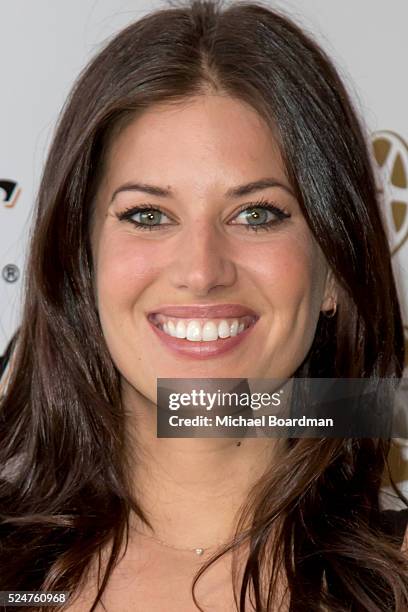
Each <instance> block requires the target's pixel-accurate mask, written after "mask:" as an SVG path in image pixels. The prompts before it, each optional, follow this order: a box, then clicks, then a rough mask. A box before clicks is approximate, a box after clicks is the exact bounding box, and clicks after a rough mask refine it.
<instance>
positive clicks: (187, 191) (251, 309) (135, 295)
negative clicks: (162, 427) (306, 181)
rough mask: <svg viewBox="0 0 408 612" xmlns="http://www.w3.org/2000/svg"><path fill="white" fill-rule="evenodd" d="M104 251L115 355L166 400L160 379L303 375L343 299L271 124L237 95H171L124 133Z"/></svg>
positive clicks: (111, 161) (104, 218)
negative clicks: (333, 291) (335, 299)
mask: <svg viewBox="0 0 408 612" xmlns="http://www.w3.org/2000/svg"><path fill="white" fill-rule="evenodd" d="M146 206H149V207H151V208H152V209H153V210H151V211H146V210H138V208H139V207H146ZM265 206H266V207H267V208H264V207H265ZM126 211H128V212H127V213H126ZM125 213H126V215H125ZM137 223H139V224H143V227H140V226H138V225H137ZM254 228H255V229H254ZM255 230H257V231H255ZM92 248H93V257H94V268H95V288H96V289H95V290H96V299H97V307H98V311H99V317H100V322H101V326H102V330H103V333H104V336H105V339H106V342H107V345H108V348H109V351H110V353H111V356H112V359H113V361H114V363H115V365H116V367H117V368H118V370H119V371H120V373H121V375H122V382H123V384H124V385H127V386H128V388H129V389H134V390H137V391H139V392H141V393H142V394H143V395H145V396H146V397H147V398H149V399H150V400H152V401H155V399H156V379H157V378H286V377H288V376H291V375H292V374H293V372H294V371H295V370H296V369H297V367H298V366H299V365H300V364H301V362H302V361H303V359H304V358H305V356H306V353H307V352H308V350H309V348H310V346H311V343H312V340H313V337H314V334H315V329H316V324H317V320H318V317H319V312H320V310H321V309H325V308H330V307H331V306H332V304H331V302H330V293H329V290H328V285H329V283H328V273H327V266H326V264H325V261H324V258H323V255H322V253H321V251H320V249H319V247H318V246H317V244H316V243H315V241H314V240H313V238H312V235H311V233H310V231H309V229H308V226H307V224H306V222H305V220H304V218H303V215H302V212H301V210H300V207H299V204H298V202H297V201H296V198H295V197H294V195H293V193H292V189H291V185H290V183H289V181H288V178H287V176H286V173H285V168H284V165H283V162H282V158H281V155H280V152H279V149H278V147H277V144H276V142H275V141H274V139H273V137H272V135H271V132H270V130H269V129H268V127H267V125H266V124H265V123H264V121H263V120H262V119H261V117H260V116H259V115H258V114H257V113H256V112H255V111H254V110H252V109H251V108H250V107H248V106H247V105H245V104H244V103H242V102H240V101H238V100H236V99H233V98H230V97H226V96H220V95H209V94H208V95H202V96H197V97H194V98H191V99H188V100H186V101H185V103H183V104H178V105H170V104H169V105H165V104H163V105H158V106H156V107H154V108H151V109H149V110H147V111H145V112H144V113H143V114H142V115H141V116H139V117H138V118H136V119H135V120H134V121H133V122H132V123H131V124H129V125H128V126H127V127H126V128H124V129H123V130H122V131H121V132H120V134H119V135H118V136H117V137H116V139H114V141H113V143H112V145H111V147H110V150H109V153H108V157H107V160H106V170H105V174H104V177H103V179H102V182H101V184H100V187H99V191H98V194H97V199H96V207H95V215H94V220H93V225H92ZM183 335H184V336H185V335H187V337H184V338H183V337H182V336H183ZM177 336H178V337H177Z"/></svg>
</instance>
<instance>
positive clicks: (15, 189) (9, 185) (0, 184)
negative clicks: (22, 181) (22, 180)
mask: <svg viewBox="0 0 408 612" xmlns="http://www.w3.org/2000/svg"><path fill="white" fill-rule="evenodd" d="M20 193H21V189H20V187H19V185H18V183H16V182H15V181H10V180H9V179H0V202H3V206H4V207H5V208H13V207H14V206H15V205H16V203H17V200H18V198H19V196H20Z"/></svg>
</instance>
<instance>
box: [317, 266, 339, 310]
mask: <svg viewBox="0 0 408 612" xmlns="http://www.w3.org/2000/svg"><path fill="white" fill-rule="evenodd" d="M338 299H339V291H338V286H337V282H336V279H335V277H334V274H333V271H332V270H331V268H328V270H327V274H326V282H325V286H324V293H323V299H322V304H321V307H320V310H321V311H322V312H323V313H326V312H331V311H333V310H335V309H336V307H337V304H338Z"/></svg>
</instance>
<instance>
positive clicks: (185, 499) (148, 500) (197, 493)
mask: <svg viewBox="0 0 408 612" xmlns="http://www.w3.org/2000/svg"><path fill="white" fill-rule="evenodd" d="M123 401H124V405H125V407H126V409H127V414H128V415H129V427H128V431H129V446H130V449H131V467H132V477H133V486H134V492H135V496H136V499H137V500H138V502H139V504H140V505H141V507H142V509H143V511H144V512H145V514H146V515H147V517H148V519H149V521H150V523H151V525H152V528H153V532H152V531H150V530H148V528H147V527H145V526H143V525H141V524H140V522H137V520H136V519H135V523H134V527H135V529H136V530H137V531H142V532H143V533H145V534H150V535H154V537H155V538H157V539H159V540H161V541H162V542H166V543H167V544H169V545H172V546H174V547H180V548H192V549H193V548H198V547H201V548H209V547H213V546H216V545H220V544H222V543H225V542H226V541H228V540H229V539H230V538H231V537H232V536H233V534H234V532H235V528H236V524H237V519H238V518H239V510H240V508H241V507H242V505H243V504H244V503H245V501H246V500H247V497H248V494H249V492H250V490H251V488H252V487H253V486H254V484H255V483H256V482H258V480H259V479H260V478H261V476H262V474H263V473H264V471H265V470H266V469H267V467H269V466H270V465H271V462H272V461H273V457H274V456H275V453H276V450H277V445H276V442H277V440H276V439H271V438H244V439H232V438H194V439H187V438H157V437H156V407H155V405H154V404H153V403H152V402H150V401H149V400H147V399H146V398H144V397H142V396H141V395H140V394H136V392H135V390H134V389H133V388H130V387H128V386H126V387H124V389H123Z"/></svg>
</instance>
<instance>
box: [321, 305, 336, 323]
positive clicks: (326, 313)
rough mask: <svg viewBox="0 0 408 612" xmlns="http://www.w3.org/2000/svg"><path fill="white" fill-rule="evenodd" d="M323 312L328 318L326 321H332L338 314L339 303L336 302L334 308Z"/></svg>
mask: <svg viewBox="0 0 408 612" xmlns="http://www.w3.org/2000/svg"><path fill="white" fill-rule="evenodd" d="M322 312H323V316H324V317H326V319H332V318H333V317H334V315H335V314H336V312H337V303H336V302H334V306H333V308H330V310H322Z"/></svg>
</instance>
